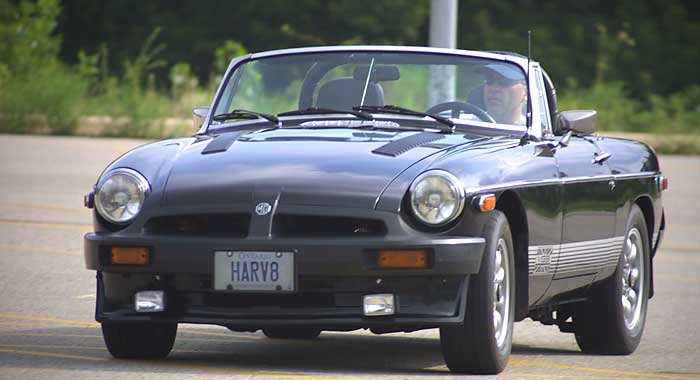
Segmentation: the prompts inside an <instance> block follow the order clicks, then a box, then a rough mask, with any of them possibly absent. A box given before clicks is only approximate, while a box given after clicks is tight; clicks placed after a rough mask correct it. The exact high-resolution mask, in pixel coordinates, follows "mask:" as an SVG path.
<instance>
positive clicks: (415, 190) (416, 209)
mask: <svg viewBox="0 0 700 380" xmlns="http://www.w3.org/2000/svg"><path fill="white" fill-rule="evenodd" d="M409 192H410V197H411V210H413V214H414V215H415V216H416V218H418V220H420V221H421V222H423V223H425V224H427V225H429V226H433V227H437V226H441V225H445V224H447V223H449V222H451V221H453V220H454V219H455V218H456V217H457V216H458V215H459V214H460V213H461V212H462V209H463V208H464V198H465V191H464V187H463V186H462V183H461V182H460V181H459V179H457V177H455V176H454V175H452V174H450V173H448V172H446V171H443V170H430V171H427V172H425V173H423V174H421V175H419V176H418V177H417V178H416V179H415V180H414V181H413V183H412V184H411V187H410V189H409Z"/></svg>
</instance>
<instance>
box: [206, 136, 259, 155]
mask: <svg viewBox="0 0 700 380" xmlns="http://www.w3.org/2000/svg"><path fill="white" fill-rule="evenodd" d="M248 132H250V131H234V132H228V133H223V134H220V135H217V136H216V137H214V138H213V139H212V140H211V142H209V144H207V146H206V147H204V150H202V154H211V153H220V152H225V151H227V150H228V148H230V147H231V145H233V143H235V142H236V140H238V138H239V137H241V135H243V134H245V133H248Z"/></svg>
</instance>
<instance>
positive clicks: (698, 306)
mask: <svg viewBox="0 0 700 380" xmlns="http://www.w3.org/2000/svg"><path fill="white" fill-rule="evenodd" d="M143 143H144V142H142V141H137V140H116V139H86V138H64V137H26V136H2V135H0V379H13V380H14V379H52V380H53V379H110V380H117V379H135V378H139V379H168V380H171V379H190V378H193V377H203V376H206V377H207V378H213V379H219V378H221V379H224V378H225V379H250V378H256V379H304V380H321V379H339V380H340V379H377V378H382V379H423V378H444V379H453V378H456V377H458V378H462V377H465V378H466V377H469V376H454V375H450V374H449V373H448V372H447V368H446V367H445V366H444V363H443V361H442V356H441V353H440V343H439V340H438V334H437V330H428V331H422V332H417V333H412V334H403V333H398V334H390V335H383V336H376V335H372V334H370V333H364V332H352V333H323V334H322V335H321V337H320V338H319V339H317V340H315V341H311V342H293V341H287V342H279V341H273V340H269V339H266V338H264V337H263V336H262V335H261V334H259V333H257V334H242V333H232V332H229V331H228V330H226V329H224V328H221V327H216V326H196V325H181V326H180V327H179V330H178V338H177V340H176V343H175V348H174V351H173V352H172V354H171V355H170V356H169V357H168V358H167V359H166V360H161V361H124V360H115V359H112V358H111V356H110V355H109V353H108V352H107V350H106V348H105V347H104V343H103V341H102V337H101V333H100V330H99V326H98V324H97V323H95V322H94V319H93V313H94V303H95V298H94V291H95V279H94V276H95V274H94V272H92V271H88V270H86V269H85V267H84V262H83V256H82V236H83V234H84V233H85V232H87V231H89V230H90V228H91V226H90V220H91V219H90V212H89V211H88V210H87V209H84V208H83V207H82V196H83V194H85V193H86V192H88V191H89V189H90V188H91V186H92V184H93V183H94V181H95V180H96V178H97V176H98V175H99V173H100V171H101V170H102V169H103V168H104V167H105V165H106V164H108V163H109V162H110V161H111V160H112V159H114V158H116V157H117V156H118V155H119V154H121V153H123V152H125V151H127V150H129V149H131V148H132V147H135V146H137V145H140V144H143ZM661 164H662V170H663V171H664V172H665V174H666V175H667V176H668V177H669V178H670V189H669V190H668V191H667V192H666V193H665V205H666V216H667V221H668V226H669V227H668V232H667V234H666V239H665V242H664V244H663V246H662V249H661V252H659V253H658V255H657V259H656V261H655V274H656V281H657V283H656V296H655V297H654V298H653V299H652V300H651V302H650V306H649V316H648V320H647V325H646V331H645V332H644V338H643V340H642V343H641V345H640V346H639V348H638V350H637V351H636V352H635V353H634V354H633V355H631V356H625V357H620V356H617V357H616V356H592V355H584V354H582V353H581V352H580V351H579V350H578V348H577V346H576V342H575V340H574V337H573V336H572V335H570V334H563V333H560V332H559V331H558V329H557V328H556V327H547V326H542V325H540V324H538V323H536V322H533V321H530V320H526V321H523V322H520V323H517V324H516V327H515V336H514V347H513V354H512V356H511V360H510V364H509V366H508V368H507V369H506V371H505V372H504V373H502V374H501V375H499V376H494V377H489V378H491V379H501V378H503V379H530V378H543V379H680V380H683V379H699V380H700V316H698V313H700V276H698V272H699V271H700V242H698V240H697V237H698V235H700V218H699V217H698V215H700V202H699V201H698V198H697V195H698V193H700V192H699V191H698V190H697V189H696V187H699V186H700V158H698V157H673V156H668V157H662V158H661Z"/></svg>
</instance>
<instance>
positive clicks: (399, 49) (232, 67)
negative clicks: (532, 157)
mask: <svg viewBox="0 0 700 380" xmlns="http://www.w3.org/2000/svg"><path fill="white" fill-rule="evenodd" d="M351 52H357V53H373V52H376V53H426V54H439V55H451V56H457V57H469V58H484V59H491V60H495V61H502V62H509V63H513V64H515V65H517V66H518V67H519V68H520V69H521V70H522V72H523V75H526V73H528V69H527V68H528V59H527V57H519V56H515V55H510V54H501V53H493V52H483V51H473V50H459V49H445V48H433V47H420V46H322V47H307V48H297V49H282V50H272V51H266V52H262V53H254V54H247V55H244V56H240V57H236V58H234V59H233V60H231V63H230V64H229V66H228V69H227V70H226V73H225V74H224V76H223V78H222V80H221V82H220V83H219V87H218V89H217V90H216V94H215V96H214V99H213V100H212V104H211V107H210V110H211V111H210V112H209V116H207V118H206V119H205V120H204V123H202V126H201V127H200V128H199V130H198V131H197V134H207V133H208V132H209V127H210V126H211V117H212V116H213V115H212V114H213V112H214V110H215V109H216V107H217V106H218V104H219V102H220V101H221V98H222V97H223V94H224V91H225V87H226V85H228V82H229V81H230V80H231V76H232V74H233V73H234V72H235V71H236V69H238V67H240V66H241V65H243V64H245V63H247V62H250V61H254V60H258V59H264V58H271V57H284V56H290V55H304V54H316V53H351ZM529 63H530V64H531V65H532V64H537V62H534V61H529ZM532 71H534V70H532ZM532 71H530V76H531V77H530V78H527V79H528V80H527V82H528V89H527V93H528V98H530V99H535V98H534V97H535V96H537V94H536V93H535V89H536V86H531V85H530V83H533V81H532V80H533V78H532V76H533V75H534V74H533V73H532ZM534 83H536V82H534ZM530 103H533V105H532V107H533V109H532V110H531V114H532V115H531V117H530V118H529V124H530V126H527V125H526V126H514V125H509V124H494V123H488V124H489V126H488V127H487V126H485V125H484V127H485V128H488V129H498V130H506V131H514V132H519V133H526V132H527V133H530V134H532V135H534V136H536V137H538V138H539V137H541V136H542V129H541V127H539V125H540V120H539V116H538V112H537V111H539V110H538V109H535V108H534V107H536V106H535V105H534V103H536V102H530ZM397 116H398V115H397ZM450 120H453V121H454V122H455V123H456V124H457V125H465V124H468V125H479V126H481V125H482V124H481V123H479V122H471V121H469V122H466V121H465V120H460V119H454V118H450ZM484 124H486V123H484Z"/></svg>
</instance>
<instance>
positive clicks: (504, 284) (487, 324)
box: [440, 210, 515, 374]
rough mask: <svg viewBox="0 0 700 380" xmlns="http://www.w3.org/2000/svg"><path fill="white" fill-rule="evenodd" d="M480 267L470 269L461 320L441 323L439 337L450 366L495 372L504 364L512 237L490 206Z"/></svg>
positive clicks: (509, 336) (509, 332)
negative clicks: (455, 322) (448, 323)
mask: <svg viewBox="0 0 700 380" xmlns="http://www.w3.org/2000/svg"><path fill="white" fill-rule="evenodd" d="M483 236H484V238H485V239H486V245H485V246H484V253H483V258H482V259H481V268H480V270H479V273H478V274H476V275H472V276H471V279H470V282H469V289H468V291H467V309H466V315H465V317H464V322H463V323H462V324H460V325H456V326H448V327H441V328H440V343H441V345H442V354H443V356H444V358H445V363H446V364H447V367H448V368H449V369H450V371H453V372H461V373H476V374H496V373H500V372H501V371H503V369H504V368H505V367H506V364H508V358H509V356H510V350H511V347H512V341H513V319H514V313H515V260H514V251H513V238H512V236H511V232H510V226H509V225H508V219H506V216H505V215H504V214H503V213H502V212H500V211H498V210H494V211H491V212H490V215H489V219H488V221H487V223H486V226H485V228H484V233H483Z"/></svg>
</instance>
